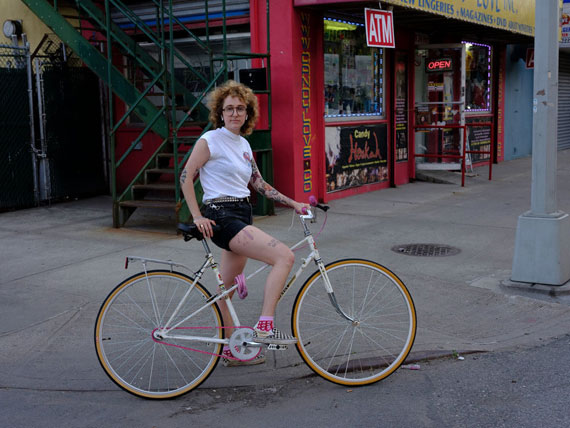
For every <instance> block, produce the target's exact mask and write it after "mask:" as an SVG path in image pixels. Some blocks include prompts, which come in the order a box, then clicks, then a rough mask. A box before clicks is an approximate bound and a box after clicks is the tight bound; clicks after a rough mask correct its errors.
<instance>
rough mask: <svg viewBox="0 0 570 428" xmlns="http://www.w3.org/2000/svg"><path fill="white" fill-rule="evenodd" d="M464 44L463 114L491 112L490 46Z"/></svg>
mask: <svg viewBox="0 0 570 428" xmlns="http://www.w3.org/2000/svg"><path fill="white" fill-rule="evenodd" d="M463 43H465V54H466V55H465V112H466V113H469V112H476V111H480V112H490V111H491V46H488V45H483V44H479V43H469V42H463Z"/></svg>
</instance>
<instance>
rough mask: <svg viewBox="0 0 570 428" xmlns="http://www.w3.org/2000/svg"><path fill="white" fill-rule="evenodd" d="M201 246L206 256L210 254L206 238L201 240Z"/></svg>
mask: <svg viewBox="0 0 570 428" xmlns="http://www.w3.org/2000/svg"><path fill="white" fill-rule="evenodd" d="M202 246H203V247H204V251H206V256H207V255H208V254H212V252H211V251H210V246H209V245H208V241H207V240H206V238H204V239H202Z"/></svg>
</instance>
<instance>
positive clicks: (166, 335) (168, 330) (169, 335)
mask: <svg viewBox="0 0 570 428" xmlns="http://www.w3.org/2000/svg"><path fill="white" fill-rule="evenodd" d="M299 218H300V220H301V224H302V225H303V229H304V233H305V237H304V238H303V239H302V240H300V241H299V242H297V243H296V244H295V245H293V246H292V247H290V249H291V250H294V249H296V248H298V247H299V246H301V245H303V244H304V243H307V244H308V246H309V248H310V250H311V252H310V253H309V255H308V256H307V257H306V258H304V259H302V263H301V265H300V266H299V268H298V269H297V271H296V272H295V274H294V275H293V276H292V277H291V278H290V279H289V281H287V283H286V285H285V287H283V291H282V292H281V295H280V296H279V300H281V298H283V296H284V295H285V294H286V293H287V291H288V290H289V288H290V287H291V285H293V283H294V282H295V281H296V280H297V278H299V276H300V275H301V273H302V272H303V271H304V270H305V268H306V267H307V266H308V265H309V263H310V262H311V261H314V262H315V264H316V265H317V267H318V268H319V271H320V272H321V274H322V277H323V280H324V281H323V282H324V286H325V288H326V291H327V293H328V296H329V299H330V300H331V303H332V305H333V307H334V308H335V309H336V311H337V312H338V313H339V314H340V315H341V316H342V317H344V318H345V319H347V320H349V321H351V322H355V321H354V320H353V319H352V318H351V317H349V316H348V315H346V313H345V312H344V311H343V310H342V309H341V308H340V307H339V305H338V303H337V301H336V298H335V296H334V290H333V289H332V286H331V283H330V280H329V278H328V275H327V272H326V270H325V265H324V263H323V261H322V260H321V257H320V255H319V251H318V250H317V246H316V243H315V239H314V238H313V235H312V233H311V231H310V230H309V227H308V226H307V224H306V220H312V219H313V218H314V216H313V214H312V212H311V211H310V210H308V212H307V214H305V215H299ZM202 245H203V246H204V250H205V252H206V260H205V261H204V263H203V264H202V266H201V267H200V269H199V270H198V272H196V273H195V274H194V281H193V282H192V285H191V286H190V288H189V289H188V290H187V291H186V293H185V294H184V296H183V297H182V299H181V300H180V302H179V303H178V306H177V307H176V309H175V310H174V312H173V313H172V315H171V316H170V318H169V319H168V321H167V322H166V324H165V325H166V326H167V327H162V328H160V327H159V328H157V329H156V330H155V331H154V333H153V334H154V337H155V339H157V340H165V339H178V340H187V341H196V342H206V343H220V344H223V345H227V344H228V343H229V338H224V339H219V338H216V337H204V336H191V335H185V334H175V333H174V330H176V328H177V327H180V326H181V325H182V324H184V323H185V322H186V321H188V320H189V319H190V318H192V317H193V316H195V315H196V314H198V313H200V312H201V311H203V310H205V309H206V308H208V307H209V306H211V305H213V304H215V303H216V302H218V301H219V300H221V299H225V300H226V305H227V307H228V309H229V312H230V314H231V317H232V321H233V323H234V326H236V328H239V326H240V325H241V324H240V322H239V318H238V315H237V313H236V311H235V308H234V306H233V303H232V301H231V299H230V298H229V297H228V296H229V294H230V293H232V292H233V291H234V290H236V289H237V288H238V285H237V284H234V285H233V286H232V287H230V288H229V289H227V290H226V288H225V286H224V283H223V281H222V276H221V275H220V271H219V269H218V264H217V263H216V261H215V260H214V256H213V255H212V252H211V250H210V247H209V246H208V243H207V242H206V239H203V240H202ZM126 262H127V266H128V263H129V262H142V265H143V269H144V272H145V276H146V281H147V286H148V289H149V294H150V295H151V298H152V299H153V310H154V315H155V318H156V320H157V323H158V322H159V321H158V320H159V314H158V308H157V306H156V304H155V302H154V294H153V292H152V287H151V284H150V280H149V276H148V272H147V264H148V263H156V264H165V265H168V266H170V270H171V271H172V270H173V268H174V267H180V268H183V269H186V270H187V271H189V272H192V269H190V268H189V267H188V266H186V265H183V264H180V263H176V262H173V261H172V260H158V259H149V258H143V257H136V256H127V261H126ZM268 266H269V265H264V266H262V267H260V268H259V269H257V270H256V271H255V272H253V273H252V274H250V275H249V276H248V277H247V278H246V279H250V278H252V277H253V276H255V275H257V274H258V273H259V272H261V271H262V270H264V269H265V268H267V267H268ZM207 268H211V269H212V271H213V272H214V276H215V278H216V282H217V285H218V287H219V288H220V290H221V291H222V293H220V294H218V295H217V296H212V298H210V299H208V301H207V302H206V303H205V304H204V305H203V306H202V307H200V308H199V309H197V310H196V311H194V312H193V313H191V314H190V315H188V316H186V317H185V318H183V319H182V320H181V321H178V322H177V323H176V324H174V325H171V323H172V322H173V320H174V319H176V317H177V315H178V313H179V312H180V310H181V308H182V307H183V306H184V303H185V302H186V299H187V298H188V296H189V295H190V293H191V292H192V290H193V289H194V287H195V286H196V283H197V282H198V281H199V280H200V279H201V278H202V276H203V275H204V272H205V271H206V269H207ZM247 344H248V345H249V346H257V347H260V346H263V345H262V344H260V343H255V342H248V343H247Z"/></svg>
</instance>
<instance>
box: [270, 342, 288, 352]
mask: <svg viewBox="0 0 570 428" xmlns="http://www.w3.org/2000/svg"><path fill="white" fill-rule="evenodd" d="M286 349H287V345H277V344H276V343H270V344H269V345H267V350H268V351H285V350H286Z"/></svg>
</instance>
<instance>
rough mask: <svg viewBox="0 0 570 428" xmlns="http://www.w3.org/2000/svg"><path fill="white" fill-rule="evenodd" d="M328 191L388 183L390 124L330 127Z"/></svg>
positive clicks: (327, 141)
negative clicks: (388, 129)
mask: <svg viewBox="0 0 570 428" xmlns="http://www.w3.org/2000/svg"><path fill="white" fill-rule="evenodd" d="M325 149H326V156H327V192H328V193H330V192H336V191H339V190H345V189H349V188H352V187H359V186H363V185H365V184H373V183H380V182H382V181H386V180H388V162H387V153H388V145H387V125H385V124H382V125H374V126H358V127H346V128H344V127H343V128H340V127H336V128H333V127H327V128H326V136H325Z"/></svg>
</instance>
